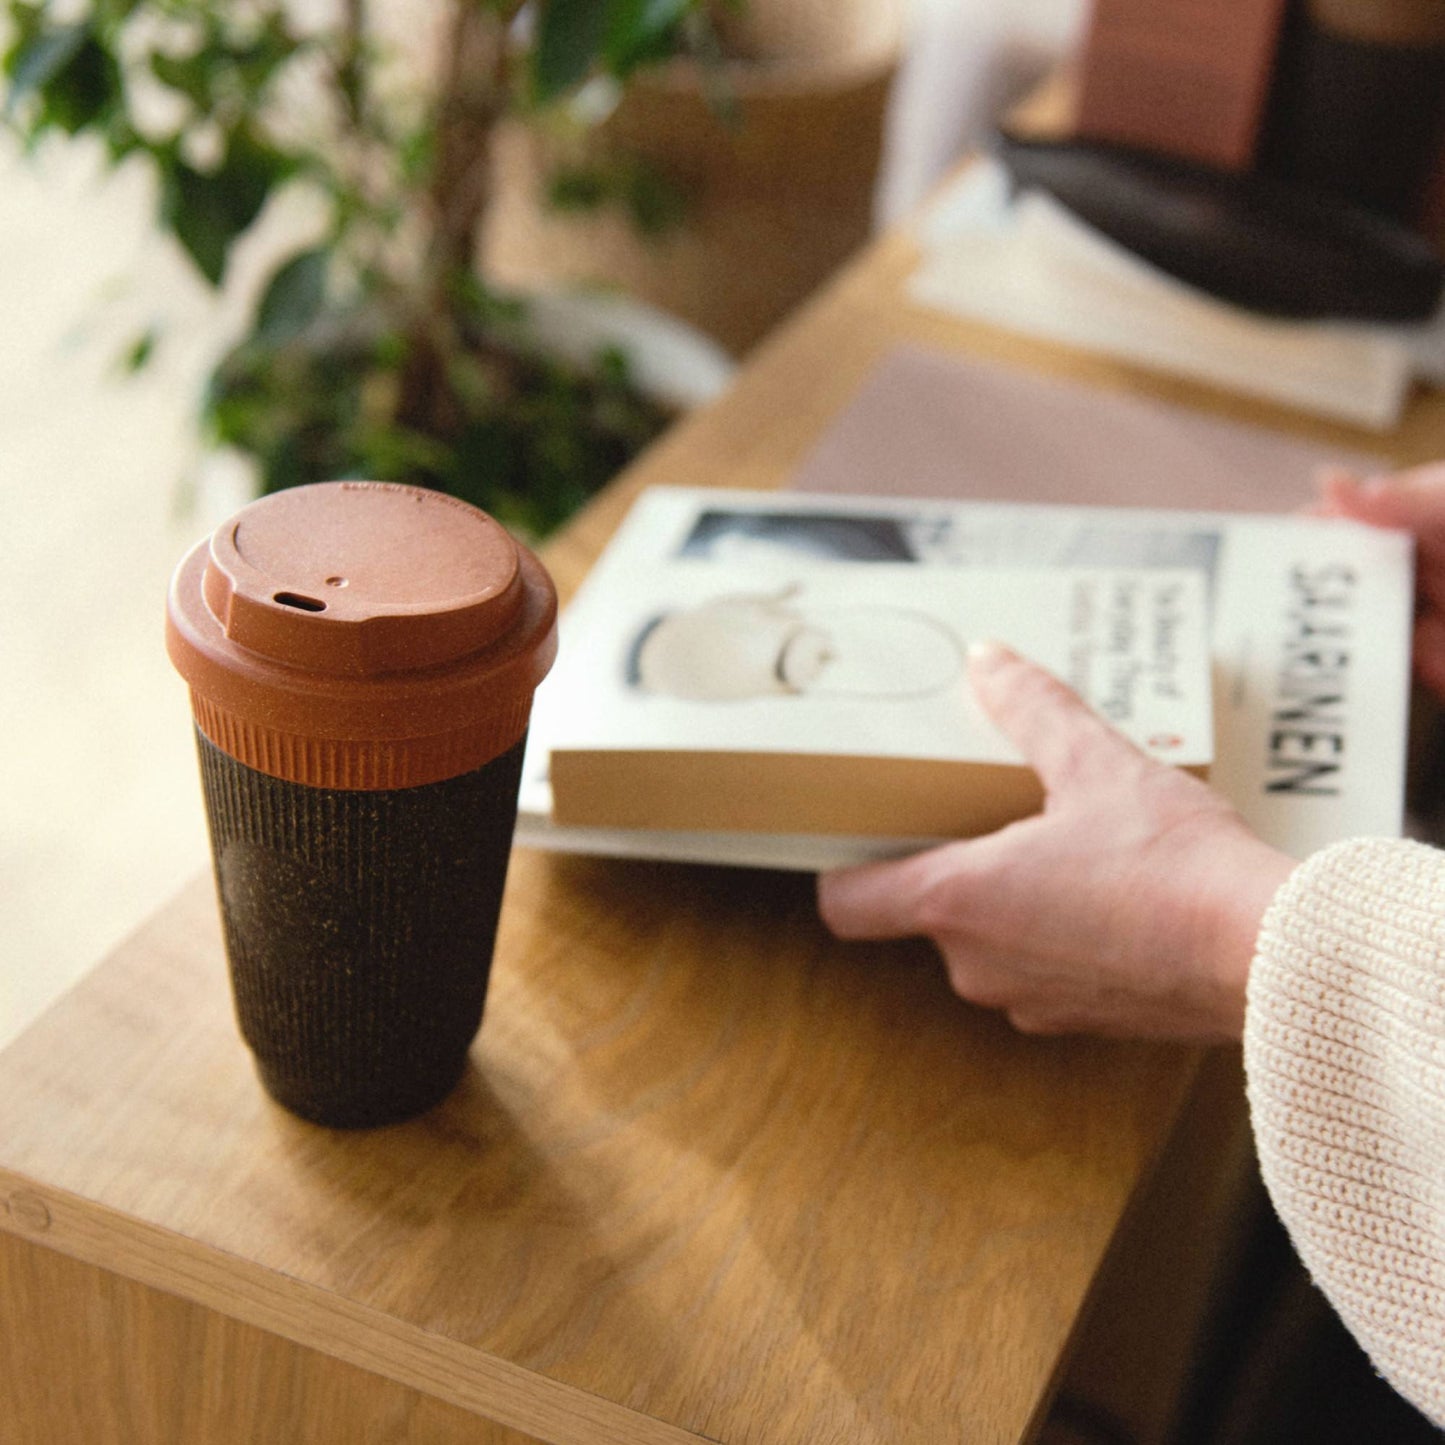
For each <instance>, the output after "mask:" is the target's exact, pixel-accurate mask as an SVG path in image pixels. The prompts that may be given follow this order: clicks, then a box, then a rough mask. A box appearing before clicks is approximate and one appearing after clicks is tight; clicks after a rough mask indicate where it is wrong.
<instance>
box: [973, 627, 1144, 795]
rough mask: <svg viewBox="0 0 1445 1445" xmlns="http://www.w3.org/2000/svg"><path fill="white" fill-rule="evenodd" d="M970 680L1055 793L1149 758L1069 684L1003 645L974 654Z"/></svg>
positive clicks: (979, 647)
mask: <svg viewBox="0 0 1445 1445" xmlns="http://www.w3.org/2000/svg"><path fill="white" fill-rule="evenodd" d="M968 676H969V681H970V682H971V683H972V684H973V689H974V692H975V693H976V694H977V695H978V700H979V702H980V703H982V705H983V709H984V711H985V712H986V713H987V714H988V715H989V717H990V718H992V719H993V721H994V722H995V723H996V724H997V725H998V726H999V727H1000V728H1001V729H1002V730H1003V732H1004V733H1005V734H1006V735H1007V736H1008V738H1009V739H1010V741H1012V742H1013V743H1014V744H1015V746H1017V748H1018V749H1019V751H1020V752H1021V753H1023V755H1024V757H1025V758H1026V759H1027V760H1028V763H1029V765H1030V766H1031V767H1032V768H1033V769H1034V771H1035V772H1036V773H1037V774H1038V775H1039V781H1040V782H1042V783H1043V785H1044V788H1045V789H1046V790H1047V791H1048V792H1050V793H1052V792H1055V791H1056V790H1058V789H1061V788H1068V787H1070V786H1077V785H1078V784H1080V783H1083V782H1088V781H1092V780H1094V779H1097V778H1099V777H1101V776H1104V777H1109V776H1114V775H1116V774H1117V773H1118V771H1119V770H1120V768H1121V767H1124V766H1133V765H1136V764H1138V763H1139V762H1142V761H1143V760H1144V758H1145V754H1144V753H1142V752H1140V751H1139V749H1138V748H1136V747H1135V746H1134V744H1133V743H1131V742H1130V741H1129V740H1128V738H1126V737H1125V736H1124V735H1123V734H1122V733H1120V732H1118V731H1116V730H1115V729H1114V728H1113V727H1112V726H1111V725H1110V724H1109V723H1107V722H1105V720H1104V719H1103V718H1101V717H1100V716H1099V714H1098V713H1096V712H1095V711H1094V710H1093V709H1092V708H1091V707H1090V706H1089V705H1088V704H1087V703H1086V702H1085V701H1084V700H1083V698H1081V697H1080V696H1079V695H1078V693H1076V692H1075V691H1074V690H1073V688H1071V687H1070V686H1069V685H1068V684H1067V683H1064V682H1061V681H1060V680H1059V679H1058V678H1057V677H1055V676H1054V675H1053V674H1052V673H1051V672H1048V671H1046V670H1045V669H1044V668H1042V667H1040V666H1039V665H1038V664H1037V663H1033V662H1030V661H1028V659H1027V658H1023V657H1020V656H1019V655H1018V653H1016V652H1014V651H1013V649H1012V648H1008V647H1005V646H1004V645H1003V644H1002V643H1000V642H982V643H975V644H974V645H973V646H971V647H970V648H969V650H968Z"/></svg>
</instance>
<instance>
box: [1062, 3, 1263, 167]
mask: <svg viewBox="0 0 1445 1445" xmlns="http://www.w3.org/2000/svg"><path fill="white" fill-rule="evenodd" d="M1284 10H1285V0H1228V3H1220V0H1095V4H1094V10H1093V15H1092V18H1091V20H1090V23H1089V26H1088V29H1087V32H1086V35H1085V41H1084V51H1083V64H1082V87H1081V92H1080V99H1079V122H1078V129H1079V134H1080V135H1081V136H1083V137H1084V138H1086V139H1089V140H1095V141H1105V142H1108V143H1110V144H1114V145H1122V146H1130V147H1133V148H1135V149H1138V150H1144V151H1149V152H1151V153H1154V154H1157V155H1168V156H1177V157H1179V158H1180V159H1183V160H1190V161H1196V162H1199V163H1201V164H1203V165H1209V166H1216V167H1219V168H1220V169H1222V170H1231V171H1243V170H1247V169H1248V168H1249V166H1250V164H1251V163H1252V161H1253V159H1254V154H1255V146H1256V143H1257V141H1258V137H1259V130H1260V124H1261V121H1262V119H1263V116H1264V110H1265V102H1266V98H1267V96H1268V93H1269V84H1270V76H1271V72H1272V69H1273V65H1274V57H1275V47H1276V45H1277V43H1278V39H1279V32H1280V25H1281V22H1282V20H1283V17H1284Z"/></svg>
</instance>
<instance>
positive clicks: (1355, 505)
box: [1320, 462, 1445, 534]
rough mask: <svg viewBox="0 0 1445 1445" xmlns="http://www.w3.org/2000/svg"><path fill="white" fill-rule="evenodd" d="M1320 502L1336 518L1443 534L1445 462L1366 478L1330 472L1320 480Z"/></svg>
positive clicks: (1444, 520) (1417, 531)
mask: <svg viewBox="0 0 1445 1445" xmlns="http://www.w3.org/2000/svg"><path fill="white" fill-rule="evenodd" d="M1320 500H1321V503H1322V509H1323V510H1324V511H1325V512H1326V513H1327V514H1329V515H1332V516H1337V517H1349V518H1351V519H1353V520H1354V521H1357V522H1369V523H1372V524H1373V525H1374V526H1377V527H1402V528H1404V529H1406V530H1407V531H1411V532H1415V533H1417V534H1419V533H1421V532H1428V533H1440V532H1442V531H1445V463H1440V462H1434V463H1431V464H1430V465H1428V466H1422V467H1412V468H1410V469H1409V470H1407V471H1403V472H1396V473H1395V474H1394V475H1392V476H1379V477H1367V478H1364V479H1361V478H1359V477H1355V476H1353V475H1351V474H1350V473H1348V472H1344V471H1339V470H1333V471H1329V472H1326V473H1325V474H1323V476H1322V477H1321V478H1320Z"/></svg>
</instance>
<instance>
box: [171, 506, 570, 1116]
mask: <svg viewBox="0 0 1445 1445" xmlns="http://www.w3.org/2000/svg"><path fill="white" fill-rule="evenodd" d="M459 509H460V510H459ZM555 617H556V596H555V592H554V591H553V590H552V587H551V582H550V579H548V578H547V577H546V573H545V572H544V571H543V570H542V569H541V567H540V564H538V563H537V562H536V559H535V558H533V557H531V555H530V553H527V552H526V550H525V549H524V548H521V547H520V546H518V545H517V544H516V543H514V542H513V541H512V539H510V538H509V537H507V535H506V534H505V533H504V532H503V531H502V529H501V528H500V527H498V526H497V525H496V523H494V522H492V520H491V519H490V518H487V517H485V515H484V514H482V513H479V512H477V511H476V510H475V509H474V508H461V507H460V504H458V503H456V502H455V501H454V500H453V499H451V498H448V497H440V496H438V495H437V494H434V493H424V492H418V491H417V490H416V489H413V488H406V487H390V486H384V485H374V484H370V483H336V484H326V485H325V486H322V487H308V488H298V489H296V491H294V492H292V493H281V494H278V495H277V496H276V497H271V498H265V499H263V500H262V501H261V502H259V503H256V504H253V506H252V507H251V508H247V509H246V510H245V511H243V512H242V513H240V514H239V515H238V517H237V518H233V519H232V520H231V522H229V523H227V524H226V525H225V526H224V527H222V528H220V529H218V531H217V533H216V535H215V536H214V537H213V538H212V539H211V541H210V543H209V544H202V547H200V548H197V549H196V550H195V551H194V552H193V553H192V554H191V556H190V557H188V558H187V559H186V560H185V561H184V562H183V563H182V565H181V568H180V569H179V570H178V572H177V574H176V580H175V582H174V583H173V584H172V593H171V600H170V605H169V608H168V625H167V641H168V646H169V649H170V652H171V656H172V659H173V661H175V663H176V666H177V667H178V669H179V670H180V671H181V673H182V675H183V676H185V677H186V679H187V681H188V682H189V683H190V685H191V697H192V708H193V712H194V714H195V718H196V734H197V746H198V748H199V751H200V762H201V779H202V785H203V792H204V798H205V805H206V815H207V822H208V825H209V829H210V839H211V852H212V860H213V863H214V867H215V877H216V887H217V894H218V900H219V904H220V912H221V921H222V929H223V934H224V938H225V945H226V954H227V959H228V963H229V970H230V978H231V987H232V992H233V997H234V1002H235V1009H236V1016H237V1021H238V1023H239V1026H240V1032H241V1035H242V1037H243V1038H244V1040H245V1042H246V1044H247V1045H248V1046H249V1048H250V1049H251V1052H252V1054H253V1055H254V1057H255V1062H256V1068H257V1073H258V1075H259V1077H260V1079H261V1082H262V1084H263V1085H264V1087H265V1088H266V1090H267V1092H268V1093H269V1094H270V1095H271V1096H272V1097H273V1098H274V1099H275V1100H276V1101H277V1102H278V1103H280V1104H282V1105H284V1106H285V1107H286V1108H287V1109H289V1110H291V1111H292V1112H293V1113H295V1114H298V1115H300V1116H301V1117H302V1118H305V1119H308V1120H311V1121H312V1122H314V1123H318V1124H324V1125H328V1126H331V1127H335V1128H362V1127H371V1126H376V1125H382V1124H390V1123H395V1122H398V1121H400V1120H403V1119H407V1118H410V1117H412V1116H414V1115H416V1114H418V1113H421V1112H422V1111H424V1110H426V1109H428V1108H430V1107H431V1106H432V1105H434V1104H436V1103H438V1102H439V1101H440V1100H441V1099H443V1098H444V1097H445V1096H446V1095H447V1094H448V1093H449V1092H450V1091H451V1090H452V1088H453V1087H454V1086H455V1084H456V1083H457V1081H458V1079H459V1078H460V1077H461V1074H462V1072H463V1070H464V1068H465V1067H466V1060H467V1054H468V1051H469V1049H470V1047H471V1044H472V1041H473V1039H474V1037H475V1036H476V1033H477V1030H478V1027H479V1026H480V1023H481V1018H482V1012H483V1007H484V1005H485V1002H486V994H487V983H488V979H489V975H490V971H491V963H492V952H493V946H494V943H495V938H496V931H497V921H498V914H499V910H500V908H501V902H502V894H503V890H504V887H505V883H506V876H507V863H508V859H509V857H510V852H511V843H512V832H513V827H514V824H515V821H516V811H517V788H518V783H519V780H520V776H521V765H522V753H523V747H524V742H525V735H526V721H527V717H528V714H529V712H530V707H531V698H532V692H533V690H534V688H535V686H536V683H537V681H538V680H540V677H541V676H542V674H543V673H545V671H546V669H547V667H548V665H550V662H551V658H552V655H553V651H554V650H555Z"/></svg>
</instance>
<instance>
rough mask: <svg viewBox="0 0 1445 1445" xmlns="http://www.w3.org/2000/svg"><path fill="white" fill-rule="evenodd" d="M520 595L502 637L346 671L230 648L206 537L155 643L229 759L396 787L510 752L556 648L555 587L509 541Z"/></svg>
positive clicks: (336, 783)
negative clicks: (211, 597)
mask: <svg viewBox="0 0 1445 1445" xmlns="http://www.w3.org/2000/svg"><path fill="white" fill-rule="evenodd" d="M517 553H518V570H519V573H520V578H521V582H522V588H521V600H520V604H519V605H518V607H517V609H516V612H515V615H514V616H513V618H512V625H511V626H510V627H509V629H508V631H507V633H506V634H505V636H503V637H500V638H498V639H496V640H495V641H494V642H492V643H490V644H489V645H488V646H486V647H484V648H482V649H481V650H479V651H477V652H475V653H473V654H471V655H469V656H467V657H464V658H461V659H459V660H457V661H454V662H449V663H443V664H440V665H434V666H430V667H423V668H417V669H413V670H411V671H405V672H390V673H382V674H378V675H375V676H369V677H368V676H352V675H344V674H329V673H317V672H308V671H303V670H301V669H298V668H293V667H287V666H285V665H284V664H281V663H278V662H275V661H272V660H271V659H268V658H265V657H262V656H260V655H259V654H257V653H255V652H252V651H249V650H248V649H246V648H243V647H240V646H239V645H238V644H237V643H235V642H233V641H232V640H231V639H230V638H228V637H227V636H226V634H225V631H224V629H223V627H222V625H221V622H220V620H219V619H217V618H216V617H215V615H214V614H213V613H212V612H211V611H210V609H209V608H208V607H207V606H206V605H205V601H204V597H203V586H204V576H205V571H206V566H207V562H208V558H209V555H210V542H209V539H207V540H206V541H203V542H201V543H199V544H197V546H196V547H195V548H193V549H192V551H191V552H190V553H189V554H188V555H187V556H186V557H185V558H184V560H183V561H182V562H181V565H180V566H179V567H178V568H177V569H176V573H175V575H174V578H173V580H172V583H171V589H170V597H169V605H168V606H167V609H166V649H167V652H168V653H169V655H170V658H171V661H172V663H173V664H174V665H175V667H176V669H177V671H178V672H179V673H180V674H181V676H182V677H183V678H184V679H185V680H186V682H187V683H188V684H189V685H190V688H191V695H192V702H193V711H194V713H195V716H196V719H197V723H198V725H199V726H200V727H201V730H202V731H203V732H204V733H205V735H206V736H207V737H208V738H210V740H211V741H212V742H213V743H215V744H216V746H217V747H220V748H221V749H222V750H223V751H225V752H227V753H229V754H230V755H231V756H233V757H235V758H236V759H237V761H239V762H242V763H245V764H247V765H248V766H251V767H254V768H256V769H257V770H258V771H260V772H265V773H269V774H271V775H272V776H275V777H283V778H285V779H287V780H288V781H292V782H300V783H314V784H315V785H317V786H324V787H353V788H376V787H392V788H395V787H406V786H413V785H420V784H422V783H426V782H437V781H441V780H443V779H444V778H446V777H450V776H455V775H457V774H459V773H461V772H467V771H471V770H472V769H474V768H477V767H480V766H482V765H483V764H484V763H486V762H488V761H490V759H491V758H493V757H496V756H498V755H499V754H500V753H502V752H505V751H506V750H507V749H508V748H509V747H511V746H512V745H513V744H514V743H515V742H516V741H517V740H518V739H519V738H520V736H521V735H522V733H523V731H524V730H525V728H526V723H527V718H528V716H529V715H530V708H531V699H532V693H533V692H534V691H535V689H536V686H537V684H538V683H539V682H540V681H541V680H542V678H543V677H545V676H546V674H547V672H548V670H549V669H550V667H551V665H552V662H553V660H554V659H555V657H556V651H557V629H556V620H557V594H556V589H555V588H554V586H553V584H552V580H551V578H550V577H549V576H548V574H547V572H546V569H545V568H544V567H543V566H542V564H541V563H540V562H539V561H538V560H537V559H536V557H534V556H533V555H532V553H531V552H530V551H528V550H527V549H526V548H524V547H521V546H518V548H517Z"/></svg>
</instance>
